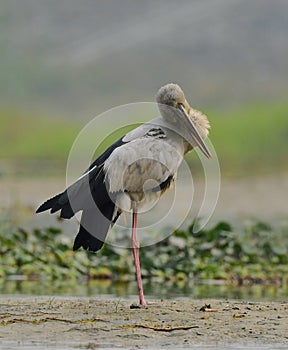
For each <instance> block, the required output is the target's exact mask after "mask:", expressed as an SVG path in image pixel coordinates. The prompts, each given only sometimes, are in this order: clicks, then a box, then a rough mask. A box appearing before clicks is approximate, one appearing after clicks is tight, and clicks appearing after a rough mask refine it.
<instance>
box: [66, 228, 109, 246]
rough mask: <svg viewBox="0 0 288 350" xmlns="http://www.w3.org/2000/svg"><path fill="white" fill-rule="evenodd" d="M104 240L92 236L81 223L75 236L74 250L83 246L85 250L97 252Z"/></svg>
mask: <svg viewBox="0 0 288 350" xmlns="http://www.w3.org/2000/svg"><path fill="white" fill-rule="evenodd" d="M103 244H104V242H103V241H102V240H100V239H98V238H96V237H94V236H92V235H91V234H90V233H89V232H88V231H87V230H86V229H85V227H83V226H82V225H80V229H79V232H78V234H77V236H76V238H75V241H74V245H73V250H74V251H75V250H77V249H79V248H81V247H83V248H84V249H85V250H90V251H92V252H97V250H100V249H101V248H102V246H103Z"/></svg>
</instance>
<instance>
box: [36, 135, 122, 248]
mask: <svg viewBox="0 0 288 350" xmlns="http://www.w3.org/2000/svg"><path fill="white" fill-rule="evenodd" d="M125 143H126V142H123V138H121V139H119V140H118V141H116V142H115V143H114V144H113V145H111V146H110V147H109V148H107V150H106V151H105V152H104V153H102V154H101V155H100V156H99V157H98V158H97V159H96V160H95V161H94V162H93V163H92V164H91V165H90V166H89V168H88V169H87V170H86V172H85V173H84V175H83V176H82V177H81V178H80V179H79V180H77V181H76V182H75V183H73V184H72V185H71V186H69V187H68V188H67V189H66V190H65V191H64V192H62V193H59V194H57V195H56V196H54V197H53V198H50V199H48V200H47V201H46V202H44V203H43V204H42V205H41V206H40V207H39V208H38V209H37V211H36V213H41V212H43V211H46V210H49V209H50V212H51V213H55V212H56V211H58V210H61V212H60V216H61V217H62V218H64V219H70V218H71V217H72V216H74V215H75V213H77V212H78V211H80V210H83V213H82V218H81V224H80V229H79V232H78V234H77V236H76V239H75V242H74V246H73V249H74V250H76V249H78V248H80V247H81V246H82V247H83V248H84V249H87V250H91V251H97V250H99V249H100V248H101V247H102V245H103V243H104V240H105V238H106V235H107V232H108V230H109V227H110V225H111V223H112V217H113V213H114V210H115V204H114V202H115V197H116V194H111V193H109V192H108V191H107V188H106V184H105V174H104V170H103V166H104V162H105V161H106V160H107V159H108V158H109V156H110V155H111V153H112V152H113V151H114V150H115V149H116V148H118V147H120V146H122V145H123V144H125ZM85 174H86V176H85ZM119 215H120V214H119ZM119 215H117V217H116V218H115V219H114V220H113V224H114V223H115V222H116V220H117V219H118V217H119Z"/></svg>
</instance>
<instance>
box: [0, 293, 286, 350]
mask: <svg viewBox="0 0 288 350" xmlns="http://www.w3.org/2000/svg"><path fill="white" fill-rule="evenodd" d="M131 304H132V301H131V300H127V299H109V300H107V299H101V298H60V297H49V298H48V297H27V298H6V297H5V298H4V297H2V298H1V299H0V348H1V349H15V348H16V347H21V348H25V347H30V348H32V349H33V348H37V349H40V345H41V346H43V345H45V347H46V348H50V347H51V348H54V349H65V348H66V349H67V348H81V349H98V348H128V349H141V348H189V347H192V346H195V347H200V348H206V347H209V349H212V348H217V349H223V348H239V347H238V346H241V348H247V349H248V348H249V349H251V348H266V349H267V348H269V349H270V348H271V349H276V348H285V349H286V348H288V302H246V301H229V300H193V299H191V300H188V299H185V300H165V301H163V300H149V302H148V307H147V308H145V309H131V308H130V306H131ZM205 304H206V305H207V304H210V307H211V308H203V306H204V305H205ZM201 307H202V309H204V311H200V309H201Z"/></svg>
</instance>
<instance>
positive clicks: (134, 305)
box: [130, 303, 148, 309]
mask: <svg viewBox="0 0 288 350" xmlns="http://www.w3.org/2000/svg"><path fill="white" fill-rule="evenodd" d="M147 308H148V307H147V304H146V303H145V304H144V305H142V304H135V303H133V304H131V305H130V309H147Z"/></svg>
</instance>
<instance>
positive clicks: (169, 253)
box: [0, 222, 288, 284]
mask: <svg viewBox="0 0 288 350" xmlns="http://www.w3.org/2000/svg"><path fill="white" fill-rule="evenodd" d="M192 228H193V224H192V225H191V226H190V227H189V228H188V229H187V230H185V231H184V230H176V231H175V232H174V234H173V235H171V236H169V237H168V238H167V239H165V240H163V241H162V242H160V243H158V244H157V245H154V246H150V247H149V249H145V248H142V249H140V255H141V264H142V272H143V277H144V278H155V279H160V280H175V281H181V280H183V281H185V280H187V279H191V278H194V279H202V280H203V279H214V280H215V279H220V280H226V281H227V282H231V283H235V284H245V283H277V284H286V283H287V280H285V276H287V272H288V235H287V233H288V227H287V226H282V227H279V228H278V229H275V228H272V226H270V225H269V224H267V223H263V222H253V223H250V224H249V225H245V226H243V227H242V228H237V229H236V228H233V227H232V226H231V225H230V224H228V223H226V222H220V223H218V224H217V225H215V226H214V227H212V228H211V229H209V230H202V231H200V232H198V233H193V229H192ZM72 243H73V242H72V239H70V238H68V237H67V236H65V235H64V234H63V233H62V231H61V230H60V229H58V228H51V227H48V228H44V229H33V230H31V231H27V230H24V229H19V228H18V229H16V228H15V229H12V228H8V227H5V225H2V226H1V230H0V276H1V277H0V278H2V279H5V278H7V277H8V278H9V277H10V278H11V276H25V278H28V279H40V278H41V279H42V278H43V279H51V280H58V279H77V278H79V277H81V276H82V277H83V276H85V277H86V278H87V279H96V278H98V279H103V278H107V279H113V280H119V279H121V280H130V279H134V267H133V261H132V259H131V256H130V252H129V250H128V249H118V248H117V247H115V246H112V245H108V244H106V245H104V248H103V249H102V250H101V251H100V252H98V253H96V254H95V253H92V252H87V251H84V250H82V251H78V252H73V251H72V248H71V247H72ZM286 278H287V277H286Z"/></svg>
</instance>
